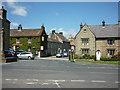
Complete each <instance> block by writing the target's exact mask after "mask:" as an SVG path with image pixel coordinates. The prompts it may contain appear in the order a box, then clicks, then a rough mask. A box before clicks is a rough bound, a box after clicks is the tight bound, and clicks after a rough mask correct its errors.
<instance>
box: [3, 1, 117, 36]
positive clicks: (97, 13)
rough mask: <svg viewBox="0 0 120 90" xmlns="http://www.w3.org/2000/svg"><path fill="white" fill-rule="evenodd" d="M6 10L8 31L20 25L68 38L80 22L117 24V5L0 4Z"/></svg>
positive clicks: (99, 3) (78, 26)
mask: <svg viewBox="0 0 120 90" xmlns="http://www.w3.org/2000/svg"><path fill="white" fill-rule="evenodd" d="M2 4H3V5H4V8H5V9H6V10H7V18H8V19H9V20H10V21H11V28H17V26H18V25H19V24H22V26H23V28H40V27H41V25H42V24H44V25H45V28H46V32H47V33H48V34H49V33H50V32H51V30H53V29H55V30H56V32H60V31H63V33H64V35H65V36H66V37H68V35H69V34H72V35H73V36H75V35H76V33H77V32H78V31H79V30H80V23H81V22H82V23H83V24H84V23H86V24H88V25H100V24H101V23H102V20H105V21H106V24H117V23H118V2H12V3H11V2H8V3H2Z"/></svg>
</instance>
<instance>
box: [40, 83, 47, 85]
mask: <svg viewBox="0 0 120 90" xmlns="http://www.w3.org/2000/svg"><path fill="white" fill-rule="evenodd" d="M48 84H49V83H42V84H41V85H48Z"/></svg>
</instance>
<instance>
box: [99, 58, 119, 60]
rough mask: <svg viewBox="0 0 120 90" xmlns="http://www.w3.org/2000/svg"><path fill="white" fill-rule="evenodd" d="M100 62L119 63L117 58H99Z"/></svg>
mask: <svg viewBox="0 0 120 90" xmlns="http://www.w3.org/2000/svg"><path fill="white" fill-rule="evenodd" d="M100 60H101V61H120V59H119V58H101V59H100Z"/></svg>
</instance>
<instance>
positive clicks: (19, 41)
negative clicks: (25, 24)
mask: <svg viewBox="0 0 120 90" xmlns="http://www.w3.org/2000/svg"><path fill="white" fill-rule="evenodd" d="M47 37H48V35H47V34H46V31H45V27H44V25H42V26H41V28H40V29H23V28H22V25H19V26H18V29H11V30H10V45H11V47H12V48H13V49H14V50H26V51H30V52H35V53H37V54H38V53H39V54H40V55H39V56H45V55H46V49H47Z"/></svg>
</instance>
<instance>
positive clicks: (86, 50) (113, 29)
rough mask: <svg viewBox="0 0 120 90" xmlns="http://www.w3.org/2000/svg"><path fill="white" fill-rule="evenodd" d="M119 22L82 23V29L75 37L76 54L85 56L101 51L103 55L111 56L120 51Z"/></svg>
mask: <svg viewBox="0 0 120 90" xmlns="http://www.w3.org/2000/svg"><path fill="white" fill-rule="evenodd" d="M119 27H120V22H119V23H118V24H110V25H106V24H105V21H103V22H102V25H87V24H85V25H84V26H83V25H82V24H81V25H80V31H79V32H78V33H77V35H76V36H75V38H74V43H75V50H76V54H77V55H79V56H83V55H85V54H88V55H96V51H98V50H99V51H100V53H101V56H102V57H111V56H112V55H117V54H118V52H120V45H119V43H120V36H119V35H118V33H119V32H120V31H119V29H118V28H119Z"/></svg>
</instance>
